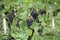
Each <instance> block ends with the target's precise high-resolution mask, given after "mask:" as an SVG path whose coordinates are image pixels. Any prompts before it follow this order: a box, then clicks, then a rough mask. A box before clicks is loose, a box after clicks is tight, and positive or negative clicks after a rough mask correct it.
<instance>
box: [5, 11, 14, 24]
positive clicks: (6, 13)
mask: <svg viewBox="0 0 60 40" xmlns="http://www.w3.org/2000/svg"><path fill="white" fill-rule="evenodd" d="M4 14H5V15H6V16H7V18H6V20H7V21H8V22H10V23H11V24H12V22H13V18H14V17H15V14H14V12H13V11H12V10H11V11H10V12H8V11H7V12H5V13H4Z"/></svg>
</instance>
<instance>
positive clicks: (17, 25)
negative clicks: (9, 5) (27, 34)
mask: <svg viewBox="0 0 60 40" xmlns="http://www.w3.org/2000/svg"><path fill="white" fill-rule="evenodd" d="M17 19H18V20H17V23H16V27H18V28H20V24H19V22H20V21H21V20H22V19H19V18H17Z"/></svg>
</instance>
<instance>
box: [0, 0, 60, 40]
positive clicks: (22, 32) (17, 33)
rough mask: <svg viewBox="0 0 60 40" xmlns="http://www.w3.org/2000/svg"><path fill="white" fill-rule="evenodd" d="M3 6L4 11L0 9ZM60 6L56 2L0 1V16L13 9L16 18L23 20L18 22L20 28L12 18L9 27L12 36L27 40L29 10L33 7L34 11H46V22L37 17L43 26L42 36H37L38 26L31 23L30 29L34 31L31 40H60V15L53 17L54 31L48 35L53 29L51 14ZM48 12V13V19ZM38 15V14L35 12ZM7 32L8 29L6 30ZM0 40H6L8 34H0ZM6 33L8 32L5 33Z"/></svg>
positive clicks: (39, 0)
mask: <svg viewBox="0 0 60 40" xmlns="http://www.w3.org/2000/svg"><path fill="white" fill-rule="evenodd" d="M2 4H4V5H5V9H4V10H2V9H1V5H2ZM59 5H60V4H59V3H58V0H0V15H3V13H4V12H6V11H8V10H9V9H10V7H14V8H15V9H16V10H17V11H18V12H17V16H18V17H19V18H21V19H23V20H22V21H21V22H20V26H21V27H20V28H17V27H16V21H17V19H16V18H14V20H13V23H12V25H11V27H12V36H13V37H14V38H15V39H16V40H21V39H22V40H27V38H28V36H29V35H31V30H30V29H29V28H28V26H27V23H26V18H27V17H28V16H29V15H30V11H29V8H30V7H35V9H36V11H38V10H39V9H46V10H47V13H46V16H45V18H46V20H44V15H42V16H41V15H40V16H39V20H40V21H42V22H43V25H44V31H43V36H39V34H38V32H37V30H38V29H39V28H40V26H39V24H38V23H36V22H33V25H32V26H31V28H33V29H34V30H35V33H34V35H33V37H32V40H60V13H59V14H58V15H57V16H56V17H55V29H54V35H48V36H47V34H52V33H53V29H52V25H51V21H52V20H51V18H52V12H53V11H54V10H56V9H57V8H59V7H60V6H59ZM48 12H49V13H50V17H49V18H48V15H47V14H48ZM37 13H38V12H37ZM7 30H8V29H7ZM0 33H1V34H0V40H5V39H7V35H8V34H4V33H3V32H0ZM7 33H8V32H7Z"/></svg>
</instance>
